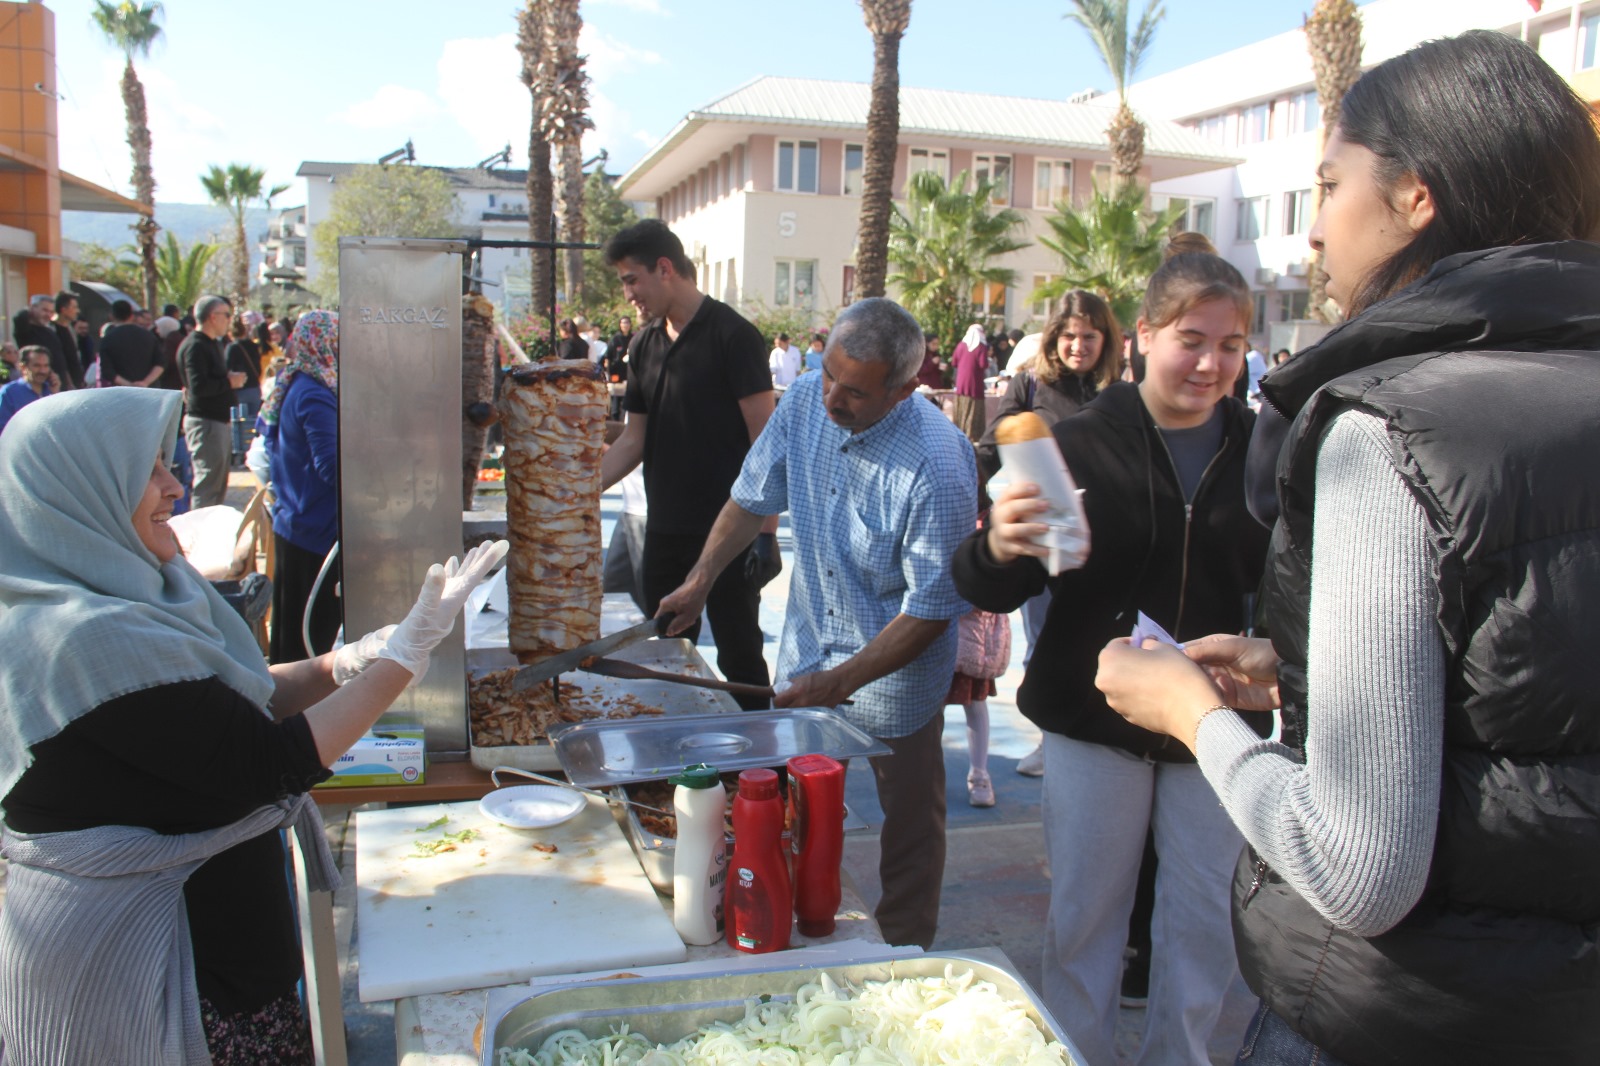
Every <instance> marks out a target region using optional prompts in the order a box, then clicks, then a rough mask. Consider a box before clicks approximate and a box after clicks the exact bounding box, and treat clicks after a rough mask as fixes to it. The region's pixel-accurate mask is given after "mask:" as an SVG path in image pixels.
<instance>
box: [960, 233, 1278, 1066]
mask: <svg viewBox="0 0 1600 1066" xmlns="http://www.w3.org/2000/svg"><path fill="white" fill-rule="evenodd" d="M1250 313H1251V303H1250V294H1249V289H1248V287H1247V286H1246V285H1245V282H1244V279H1243V278H1242V277H1241V276H1240V275H1239V272H1238V271H1237V270H1236V269H1234V268H1233V267H1232V266H1231V265H1229V264H1228V263H1227V262H1225V261H1224V260H1222V259H1220V258H1218V257H1217V256H1216V255H1215V254H1214V253H1213V252H1212V251H1211V248H1210V244H1209V242H1206V241H1205V240H1204V238H1199V237H1196V236H1194V235H1187V236H1186V237H1184V238H1180V239H1179V240H1177V241H1175V242H1174V245H1173V254H1171V255H1170V257H1169V258H1168V260H1167V261H1166V263H1165V264H1163V266H1162V267H1161V268H1160V270H1158V271H1157V273H1156V275H1155V276H1154V277H1153V278H1152V279H1151V282H1150V287H1149V291H1148V292H1147V294H1146V296H1145V301H1144V307H1143V309H1142V312H1141V316H1140V319H1139V323H1138V330H1139V341H1140V347H1141V349H1142V350H1144V351H1145V352H1146V353H1147V360H1148V362H1147V371H1146V375H1145V379H1144V381H1143V382H1142V383H1140V384H1138V385H1134V384H1132V383H1127V382H1118V383H1115V384H1111V385H1109V386H1108V387H1107V388H1105V390H1104V391H1102V392H1101V393H1100V394H1099V395H1098V396H1097V397H1096V398H1095V399H1094V400H1093V401H1092V402H1091V403H1089V404H1088V406H1086V407H1085V408H1083V409H1082V410H1081V411H1079V412H1078V413H1077V414H1075V415H1072V416H1070V417H1068V418H1066V419H1065V420H1063V421H1061V422H1059V423H1057V424H1056V426H1055V427H1054V431H1053V432H1054V434H1055V438H1056V441H1057V443H1058V444H1059V446H1060V448H1061V453H1062V455H1063V456H1064V457H1065V458H1066V461H1067V466H1068V467H1069V469H1070V470H1071V471H1072V475H1073V478H1074V480H1075V481H1076V482H1077V484H1078V485H1079V487H1080V488H1082V489H1083V490H1084V497H1083V504H1084V508H1085V511H1086V512H1087V516H1088V521H1089V528H1090V537H1091V542H1092V549H1091V553H1090V556H1089V559H1088V561H1087V562H1086V563H1085V565H1084V566H1083V567H1082V568H1081V569H1078V570H1069V571H1066V572H1064V573H1062V574H1060V575H1059V576H1056V577H1049V576H1048V575H1047V574H1046V572H1045V569H1044V566H1043V565H1042V564H1041V563H1040V561H1039V557H1040V556H1042V555H1044V554H1045V552H1044V549H1042V548H1040V547H1039V546H1038V545H1037V544H1035V543H1034V541H1033V538H1035V537H1037V536H1038V535H1039V534H1040V533H1042V532H1043V530H1044V527H1043V526H1039V525H1037V524H1035V523H1034V518H1035V516H1036V515H1037V514H1038V513H1039V511H1040V510H1042V509H1043V506H1042V504H1041V503H1040V501H1039V500H1038V499H1037V489H1036V487H1035V486H1031V485H1013V486H1010V487H1008V488H1007V489H1006V490H1004V491H1003V492H1001V493H1000V494H999V495H998V497H997V498H996V501H995V506H994V510H993V515H992V523H991V525H990V527H989V528H988V529H987V530H985V531H980V532H979V533H977V534H975V535H974V536H972V537H971V538H969V539H968V540H967V541H965V542H964V543H963V544H962V546H961V548H960V550H959V551H958V552H957V554H956V557H955V559H954V561H953V563H952V572H953V574H954V577H955V583H956V588H957V589H958V590H959V591H960V592H961V594H962V596H963V597H965V598H966V599H967V600H969V601H970V602H971V603H973V604H974V605H975V606H978V607H981V608H982V609H984V610H987V611H996V612H1004V611H1010V610H1014V609H1015V608H1016V607H1018V606H1019V605H1020V604H1022V602H1023V601H1024V600H1026V599H1028V597H1030V596H1033V595H1035V594H1037V593H1038V592H1040V591H1042V590H1044V589H1045V588H1047V587H1048V588H1049V589H1050V590H1051V591H1052V593H1053V598H1052V600H1051V603H1050V608H1049V611H1048V613H1047V615H1046V617H1045V623H1044V628H1043V630H1042V632H1041V633H1040V635H1039V641H1038V645H1037V647H1036V648H1035V652H1034V655H1033V658H1032V660H1031V661H1030V662H1029V665H1028V670H1027V673H1026V675H1025V676H1024V678H1023V682H1022V687H1021V688H1020V690H1019V691H1018V694H1017V705H1018V707H1019V708H1020V709H1021V710H1022V712H1023V714H1024V715H1026V716H1027V717H1028V718H1029V720H1031V721H1032V722H1034V723H1035V724H1036V725H1038V726H1039V727H1040V729H1042V730H1043V731H1044V734H1045V774H1044V811H1043V822H1044V826H1045V843H1046V850H1047V853H1048V856H1049V860H1050V871H1051V882H1052V887H1051V900H1050V913H1049V916H1048V919H1047V921H1046V927H1045V945H1044V964H1043V971H1042V972H1043V993H1044V1000H1045V1004H1046V1005H1047V1006H1048V1007H1049V1008H1050V1011H1051V1013H1052V1014H1053V1015H1054V1016H1055V1017H1056V1018H1057V1019H1058V1020H1059V1021H1060V1022H1061V1024H1062V1025H1063V1026H1064V1027H1065V1029H1066V1031H1067V1032H1070V1033H1072V1035H1073V1038H1074V1040H1075V1041H1077V1043H1078V1045H1079V1048H1080V1050H1082V1052H1083V1053H1084V1055H1085V1056H1086V1058H1087V1061H1089V1062H1113V1061H1115V1054H1114V1051H1113V1049H1112V1031H1113V1029H1114V1026H1115V1022H1116V1016H1117V1000H1118V985H1119V981H1120V977H1121V961H1122V948H1123V944H1124V933H1125V932H1126V930H1127V927H1128V913H1129V910H1130V909H1131V907H1132V904H1133V896H1134V883H1135V880H1136V878H1137V875H1138V872H1139V865H1140V861H1141V858H1142V856H1143V851H1144V842H1145V836H1146V832H1147V830H1148V829H1151V828H1153V830H1154V834H1155V843H1156V851H1157V855H1158V856H1159V858H1160V862H1161V874H1160V878H1159V880H1158V885H1157V893H1156V904H1155V913H1154V918H1153V921H1152V940H1153V953H1152V957H1151V971H1150V1000H1149V1007H1148V1013H1147V1016H1146V1018H1147V1020H1146V1030H1145V1035H1144V1041H1143V1045H1142V1049H1141V1052H1140V1058H1139V1060H1138V1061H1140V1062H1149V1063H1193V1064H1195V1066H1203V1064H1204V1063H1206V1062H1208V1061H1209V1060H1208V1057H1207V1044H1208V1042H1209V1040H1210V1038H1211V1035H1212V1032H1213V1030H1214V1029H1218V1027H1219V1026H1220V1027H1221V1032H1222V1033H1223V1034H1224V1035H1223V1036H1222V1039H1223V1040H1224V1041H1235V1040H1237V1039H1238V1038H1239V1036H1240V1035H1241V1034H1242V1032H1243V1029H1244V1025H1245V1022H1246V1020H1247V1018H1248V1015H1249V1011H1250V1008H1251V1006H1252V1004H1251V1003H1250V1002H1249V1000H1248V998H1247V997H1246V996H1245V995H1244V991H1243V988H1242V986H1241V984H1240V981H1239V976H1238V970H1237V967H1236V966H1235V964H1234V960H1233V952H1232V939H1231V935H1230V932H1229V926H1228V908H1227V885H1228V879H1229V876H1230V874H1231V872H1232V868H1233V864H1234V860H1235V859H1236V858H1237V856H1238V854H1239V851H1240V848H1241V846H1242V840H1241V838H1240V837H1239V835H1238V833H1237V831H1236V830H1234V828H1233V827H1232V825H1231V824H1230V823H1229V822H1228V819H1227V817H1226V815H1225V814H1224V812H1223V811H1222V810H1221V808H1220V807H1219V806H1218V805H1217V801H1216V796H1215V795H1214V794H1213V793H1212V792H1211V789H1210V786H1209V785H1207V784H1206V782H1205V780H1204V778H1203V777H1202V776H1201V774H1200V771H1199V769H1198V768H1197V767H1196V766H1195V765H1194V760H1193V756H1192V755H1190V753H1189V752H1188V751H1187V749H1185V748H1184V747H1183V745H1182V744H1179V743H1176V742H1174V741H1172V740H1171V739H1170V738H1167V737H1160V736H1156V735H1154V734H1150V733H1147V732H1145V731H1143V730H1140V729H1138V728H1136V727H1134V726H1132V725H1130V724H1129V723H1127V722H1125V721H1123V720H1122V719H1121V718H1120V717H1119V716H1118V715H1117V714H1116V713H1115V712H1113V711H1112V710H1111V709H1110V708H1109V707H1107V706H1106V702H1105V699H1104V697H1103V696H1101V694H1100V693H1099V692H1098V691H1097V690H1096V689H1095V687H1094V676H1095V666H1096V659H1097V656H1098V655H1099V652H1100V649H1101V648H1102V647H1104V646H1105V644H1106V642H1107V641H1109V640H1111V639H1112V638H1113V637H1117V636H1127V635H1128V634H1129V633H1130V632H1131V631H1132V629H1133V626H1134V623H1135V620H1136V617H1137V615H1138V613H1139V612H1141V611H1143V612H1144V613H1145V614H1146V615H1148V616H1149V617H1150V618H1152V619H1153V620H1155V621H1156V622H1158V623H1159V624H1160V625H1161V626H1162V627H1163V628H1165V629H1166V630H1167V631H1168V632H1169V633H1171V634H1173V635H1174V636H1175V637H1176V638H1177V639H1178V640H1183V639H1186V638H1188V637H1194V636H1199V635H1201V634H1204V633H1208V632H1213V631H1215V630H1217V629H1219V628H1221V629H1231V630H1235V631H1238V630H1240V629H1242V628H1244V627H1245V626H1246V624H1247V623H1246V619H1245V604H1246V603H1247V602H1248V597H1249V595H1250V594H1251V593H1253V592H1254V591H1255V589H1256V586H1257V583H1258V581H1259V580H1260V576H1261V564H1262V561H1263V559H1264V556H1265V552H1266V531H1265V530H1264V529H1262V528H1261V527H1260V526H1259V525H1258V524H1257V523H1256V522H1255V521H1254V520H1253V519H1252V518H1251V517H1250V515H1249V513H1248V511H1247V510H1246V508H1245V501H1244V454H1245V446H1246V443H1247V441H1248V440H1249V436H1250V428H1251V424H1252V422H1253V415H1252V414H1251V412H1250V411H1249V409H1248V408H1246V407H1245V406H1244V405H1243V404H1241V403H1239V402H1238V401H1237V400H1235V399H1233V398H1232V395H1231V393H1232V391H1233V384H1234V381H1235V379H1236V378H1237V377H1238V375H1239V372H1240V369H1241V367H1242V366H1243V362H1244V353H1245V348H1246V347H1247V344H1246V337H1245V333H1246V330H1247V329H1248V325H1249V322H1250Z"/></svg>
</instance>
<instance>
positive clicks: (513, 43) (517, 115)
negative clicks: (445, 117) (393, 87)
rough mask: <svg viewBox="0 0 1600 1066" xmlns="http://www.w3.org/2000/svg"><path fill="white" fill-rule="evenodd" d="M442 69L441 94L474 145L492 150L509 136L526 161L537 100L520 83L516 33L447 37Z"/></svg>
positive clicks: (515, 155)
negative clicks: (448, 39) (530, 125)
mask: <svg viewBox="0 0 1600 1066" xmlns="http://www.w3.org/2000/svg"><path fill="white" fill-rule="evenodd" d="M438 69H439V98H440V99H441V100H443V101H444V106H445V110H446V111H447V112H448V113H449V117H450V119H451V121H453V122H455V123H456V124H457V125H459V126H460V127H461V129H462V131H463V132H464V133H465V134H466V135H467V136H468V137H469V138H470V139H471V141H472V143H473V144H474V145H475V146H476V148H477V149H478V150H480V151H482V152H483V154H485V155H488V154H489V153H490V152H493V151H494V150H495V149H497V148H501V147H504V146H505V144H506V142H507V141H509V142H510V143H511V149H512V153H513V158H518V157H520V158H521V159H522V160H523V161H524V162H525V160H526V152H527V143H528V124H529V122H530V121H532V117H533V102H532V98H531V97H530V96H529V95H528V89H527V87H526V86H525V85H523V84H522V80H521V71H522V60H521V58H520V57H519V56H518V55H517V38H516V35H515V34H512V33H502V34H498V35H496V36H494V37H462V38H457V39H456V40H453V41H446V42H444V46H443V48H442V50H441V51H440V53H439V66H438ZM468 162H469V163H470V160H469V161H468Z"/></svg>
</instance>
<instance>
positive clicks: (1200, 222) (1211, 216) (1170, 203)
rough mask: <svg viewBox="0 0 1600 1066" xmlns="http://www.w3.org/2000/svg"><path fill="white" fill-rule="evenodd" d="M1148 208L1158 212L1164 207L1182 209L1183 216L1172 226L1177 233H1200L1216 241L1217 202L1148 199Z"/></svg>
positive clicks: (1196, 198) (1190, 198) (1187, 198)
mask: <svg viewBox="0 0 1600 1066" xmlns="http://www.w3.org/2000/svg"><path fill="white" fill-rule="evenodd" d="M1150 206H1151V207H1153V208H1155V209H1156V210H1157V211H1160V210H1161V209H1162V208H1164V207H1182V208H1183V214H1182V216H1180V217H1179V218H1178V220H1177V221H1176V222H1174V223H1173V224H1172V228H1173V230H1174V231H1176V232H1178V233H1200V234H1204V235H1205V236H1206V237H1208V238H1210V239H1211V240H1216V239H1217V202H1216V201H1215V200H1212V199H1210V198H1208V197H1200V196H1162V195H1161V194H1159V193H1156V194H1153V195H1151V197H1150Z"/></svg>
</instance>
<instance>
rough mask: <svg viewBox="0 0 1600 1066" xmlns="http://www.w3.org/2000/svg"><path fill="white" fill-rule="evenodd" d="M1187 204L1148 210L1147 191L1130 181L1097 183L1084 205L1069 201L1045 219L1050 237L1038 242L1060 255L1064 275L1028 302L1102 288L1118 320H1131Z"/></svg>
mask: <svg viewBox="0 0 1600 1066" xmlns="http://www.w3.org/2000/svg"><path fill="white" fill-rule="evenodd" d="M1182 217H1183V208H1182V207H1181V206H1178V207H1168V208H1167V209H1166V210H1164V211H1159V212H1154V211H1149V210H1146V209H1145V206H1144V191H1143V190H1142V189H1140V188H1139V187H1138V186H1137V185H1134V184H1132V183H1126V184H1123V185H1120V186H1118V187H1117V188H1116V189H1115V190H1113V191H1111V192H1109V193H1108V192H1106V191H1105V190H1104V189H1100V188H1096V189H1095V190H1094V195H1093V196H1091V197H1090V198H1089V202H1088V203H1087V204H1085V205H1084V206H1083V207H1082V208H1080V209H1074V208H1072V207H1071V206H1070V205H1069V204H1067V203H1064V202H1063V203H1061V204H1058V205H1057V206H1056V210H1055V213H1054V214H1052V215H1049V216H1047V217H1046V218H1045V222H1046V223H1047V224H1048V225H1049V227H1050V231H1051V234H1052V236H1049V237H1040V238H1039V243H1040V244H1042V245H1044V246H1045V247H1046V248H1048V249H1050V250H1051V251H1052V252H1055V253H1056V254H1057V255H1059V256H1060V257H1061V266H1062V273H1061V276H1060V277H1058V278H1056V279H1054V280H1053V281H1050V282H1047V283H1046V284H1044V285H1041V286H1039V287H1038V288H1037V289H1035V290H1034V291H1033V292H1032V294H1030V295H1029V297H1028V299H1029V300H1030V301H1035V300H1054V299H1056V298H1057V297H1060V296H1063V295H1065V294H1066V293H1068V292H1070V291H1071V290H1073V289H1088V290H1089V291H1090V292H1096V293H1099V294H1100V295H1101V296H1102V297H1104V298H1105V301H1106V302H1107V303H1109V304H1110V305H1111V310H1112V312H1113V313H1115V314H1116V316H1117V321H1118V322H1119V323H1121V324H1122V325H1123V326H1124V327H1128V326H1131V325H1133V321H1134V319H1135V317H1137V315H1138V313H1139V301H1140V300H1141V299H1143V297H1144V290H1145V286H1146V285H1148V284H1149V282H1150V275H1151V274H1154V273H1155V271H1156V268H1157V267H1159V266H1160V265H1161V252H1162V247H1163V245H1165V243H1166V240H1167V236H1168V234H1170V233H1171V231H1172V227H1173V226H1174V225H1175V224H1176V223H1177V222H1178V220H1179V219H1181V218H1182Z"/></svg>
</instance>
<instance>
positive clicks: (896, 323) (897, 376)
mask: <svg viewBox="0 0 1600 1066" xmlns="http://www.w3.org/2000/svg"><path fill="white" fill-rule="evenodd" d="M925 347H926V345H925V343H924V342H923V339H922V327H921V326H919V325H917V320H916V319H914V318H912V317H911V312H909V311H907V310H906V309H905V308H904V307H901V306H900V305H899V304H897V303H895V302H894V301H893V300H887V299H884V298H883V297H882V296H874V297H871V298H869V299H866V300H857V301H856V302H855V303H853V304H851V305H850V306H849V307H847V308H845V309H844V310H843V311H841V312H840V313H839V317H838V318H837V319H835V320H834V323H833V330H832V331H831V332H830V333H829V334H828V343H827V347H826V349H825V351H824V352H823V357H824V358H826V357H827V354H828V353H830V352H832V351H834V350H835V349H843V350H844V354H845V356H846V357H848V358H850V359H855V360H857V361H858V362H863V363H888V364H889V373H888V376H886V377H885V378H884V381H883V383H884V385H885V386H886V387H888V388H891V389H898V388H899V387H900V386H902V385H904V384H905V383H906V382H908V381H910V380H911V379H912V378H914V377H916V376H917V371H918V370H919V369H921V367H922V359H923V354H924V350H925Z"/></svg>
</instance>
